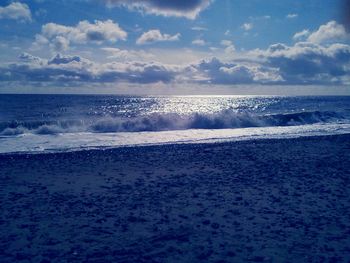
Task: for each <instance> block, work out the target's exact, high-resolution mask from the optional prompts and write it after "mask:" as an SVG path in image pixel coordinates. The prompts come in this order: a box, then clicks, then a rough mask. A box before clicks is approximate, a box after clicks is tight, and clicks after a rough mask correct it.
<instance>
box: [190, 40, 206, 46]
mask: <svg viewBox="0 0 350 263" xmlns="http://www.w3.org/2000/svg"><path fill="white" fill-rule="evenodd" d="M192 44H193V45H197V46H205V45H206V42H205V41H204V40H203V39H195V40H193V41H192Z"/></svg>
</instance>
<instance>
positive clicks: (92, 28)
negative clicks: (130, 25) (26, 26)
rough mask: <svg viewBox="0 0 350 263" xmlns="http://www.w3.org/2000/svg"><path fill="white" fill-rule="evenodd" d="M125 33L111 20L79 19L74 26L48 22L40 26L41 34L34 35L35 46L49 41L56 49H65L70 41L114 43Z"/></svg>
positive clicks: (125, 35)
mask: <svg viewBox="0 0 350 263" xmlns="http://www.w3.org/2000/svg"><path fill="white" fill-rule="evenodd" d="M126 38H127V33H126V32H125V31H124V30H123V29H121V28H120V27H119V25H118V24H117V23H114V22H113V21H112V20H106V21H99V20H96V21H95V22H94V23H89V22H88V21H85V20H84V21H80V22H79V23H78V24H77V25H76V26H75V27H72V26H64V25H60V24H56V23H48V24H45V25H43V26H42V29H41V34H40V35H37V36H36V41H35V43H34V45H35V46H39V45H40V44H45V42H46V43H50V46H51V47H53V48H54V49H55V50H56V51H63V50H67V49H68V47H69V44H70V43H75V44H86V43H88V42H93V43H97V44H101V43H103V42H110V43H115V42H117V41H118V40H126Z"/></svg>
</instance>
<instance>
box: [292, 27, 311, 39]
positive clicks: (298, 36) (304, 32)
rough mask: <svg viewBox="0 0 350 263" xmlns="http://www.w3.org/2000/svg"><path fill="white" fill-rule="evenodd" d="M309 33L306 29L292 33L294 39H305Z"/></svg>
mask: <svg viewBox="0 0 350 263" xmlns="http://www.w3.org/2000/svg"><path fill="white" fill-rule="evenodd" d="M309 35H310V31H309V30H308V29H304V30H302V31H300V32H297V33H295V34H294V36H293V39H294V40H305V39H306V38H307V37H308V36H309Z"/></svg>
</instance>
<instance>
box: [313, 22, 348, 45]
mask: <svg viewBox="0 0 350 263" xmlns="http://www.w3.org/2000/svg"><path fill="white" fill-rule="evenodd" d="M348 37H349V35H348V34H347V32H346V30H345V27H344V26H343V25H341V24H338V23H337V22H336V21H330V22H328V23H327V24H325V25H322V26H320V27H319V29H318V30H317V31H315V32H313V33H311V34H310V36H309V37H308V39H307V40H308V41H309V42H313V43H323V42H328V41H338V40H344V39H346V38H348Z"/></svg>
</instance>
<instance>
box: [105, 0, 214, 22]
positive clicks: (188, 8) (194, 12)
mask: <svg viewBox="0 0 350 263" xmlns="http://www.w3.org/2000/svg"><path fill="white" fill-rule="evenodd" d="M105 2H106V3H107V5H108V6H110V7H113V6H124V7H127V8H129V9H131V10H137V11H140V12H144V13H147V14H154V15H162V16H176V17H186V18H188V19H195V18H196V17H197V16H198V14H199V13H200V12H201V11H202V10H204V9H205V8H207V7H208V6H209V5H210V3H211V0H176V1H164V0H132V1H130V0H105Z"/></svg>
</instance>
